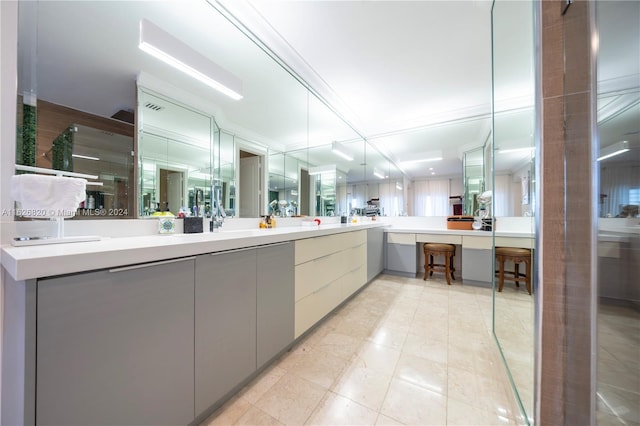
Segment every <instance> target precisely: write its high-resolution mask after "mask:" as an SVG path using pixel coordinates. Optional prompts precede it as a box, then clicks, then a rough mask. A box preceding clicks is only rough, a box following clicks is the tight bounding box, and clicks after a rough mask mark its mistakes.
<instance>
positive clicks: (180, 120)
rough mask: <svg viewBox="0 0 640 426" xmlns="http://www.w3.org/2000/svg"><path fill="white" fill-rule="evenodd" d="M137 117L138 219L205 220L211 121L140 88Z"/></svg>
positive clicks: (209, 186) (208, 200)
mask: <svg viewBox="0 0 640 426" xmlns="http://www.w3.org/2000/svg"><path fill="white" fill-rule="evenodd" d="M137 114H138V123H139V124H138V129H137V130H138V175H139V189H138V194H139V206H140V211H139V216H140V217H146V216H151V215H153V214H154V213H158V212H167V211H169V212H171V213H173V214H174V215H178V214H179V213H183V214H187V213H188V214H190V215H194V216H210V215H211V208H212V206H213V202H212V182H213V177H214V174H213V164H214V162H213V149H212V148H213V146H214V144H213V137H214V134H216V135H219V131H218V129H217V128H216V126H215V122H214V120H213V117H211V116H209V115H206V114H204V113H201V112H198V111H195V110H193V109H190V108H188V107H185V106H183V105H180V104H179V103H177V102H175V101H172V100H171V99H168V98H166V97H163V96H160V95H157V94H154V93H151V92H149V91H146V90H145V89H143V88H141V89H140V90H139V92H138V111H137Z"/></svg>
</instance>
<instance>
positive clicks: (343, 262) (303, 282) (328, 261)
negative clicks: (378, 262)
mask: <svg viewBox="0 0 640 426" xmlns="http://www.w3.org/2000/svg"><path fill="white" fill-rule="evenodd" d="M349 260H350V259H349V256H348V253H343V252H339V253H333V254H330V255H329V256H325V257H321V258H319V259H314V260H311V261H309V262H306V263H303V264H301V265H296V267H295V283H296V287H295V288H296V290H295V300H296V301H298V300H300V299H302V298H304V297H306V296H308V295H309V294H311V293H313V292H314V291H317V290H318V289H319V288H321V287H323V286H325V285H326V284H327V283H330V282H332V281H335V280H337V279H338V278H340V277H341V276H343V275H345V274H346V273H347V272H349V264H350V262H349Z"/></svg>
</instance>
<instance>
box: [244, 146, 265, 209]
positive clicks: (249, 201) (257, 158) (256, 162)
mask: <svg viewBox="0 0 640 426" xmlns="http://www.w3.org/2000/svg"><path fill="white" fill-rule="evenodd" d="M239 156H240V161H239V163H238V164H240V176H239V178H240V179H239V180H240V182H239V184H240V185H239V186H240V194H239V200H238V207H239V213H240V214H239V217H260V198H261V196H262V193H263V182H264V179H262V163H263V161H264V159H263V156H262V155H258V154H254V153H252V152H249V151H244V150H240V151H239Z"/></svg>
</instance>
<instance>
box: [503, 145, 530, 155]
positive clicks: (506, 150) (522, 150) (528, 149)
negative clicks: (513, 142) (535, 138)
mask: <svg viewBox="0 0 640 426" xmlns="http://www.w3.org/2000/svg"><path fill="white" fill-rule="evenodd" d="M535 149H536V147H535V146H527V147H524V148H511V149H500V148H498V154H510V153H516V152H530V151H533V150H535Z"/></svg>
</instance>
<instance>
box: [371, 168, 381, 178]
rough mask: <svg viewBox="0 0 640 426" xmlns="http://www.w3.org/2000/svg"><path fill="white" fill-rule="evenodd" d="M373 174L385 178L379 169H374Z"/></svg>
mask: <svg viewBox="0 0 640 426" xmlns="http://www.w3.org/2000/svg"><path fill="white" fill-rule="evenodd" d="M373 175H374V176H375V177H377V178H380V179H384V175H383V174H382V173H380V172H379V171H378V169H373Z"/></svg>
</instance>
